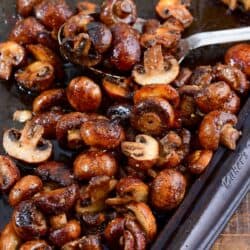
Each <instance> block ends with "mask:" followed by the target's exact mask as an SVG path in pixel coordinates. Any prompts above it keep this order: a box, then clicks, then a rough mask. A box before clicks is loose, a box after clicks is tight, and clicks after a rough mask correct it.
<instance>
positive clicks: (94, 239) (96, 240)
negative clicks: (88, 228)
mask: <svg viewBox="0 0 250 250" xmlns="http://www.w3.org/2000/svg"><path fill="white" fill-rule="evenodd" d="M81 248H82V249H84V250H102V249H103V247H102V244H101V239H100V236H98V235H87V236H83V237H82V238H81V239H79V240H76V241H72V242H69V243H67V244H65V245H64V246H63V247H62V248H61V249H62V250H77V249H81Z"/></svg>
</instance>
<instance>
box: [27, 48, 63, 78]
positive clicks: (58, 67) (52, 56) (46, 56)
mask: <svg viewBox="0 0 250 250" xmlns="http://www.w3.org/2000/svg"><path fill="white" fill-rule="evenodd" d="M26 48H27V49H28V51H29V52H30V53H31V54H32V55H33V57H34V58H35V59H36V60H37V61H41V62H47V63H49V64H50V65H52V66H53V67H54V69H55V74H56V77H57V78H58V79H60V80H63V77H64V71H63V64H62V61H61V59H60V57H59V56H58V55H57V54H56V53H55V52H54V51H52V50H51V49H49V48H48V47H46V46H44V45H42V44H30V45H27V46H26Z"/></svg>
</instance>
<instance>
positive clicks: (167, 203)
mask: <svg viewBox="0 0 250 250" xmlns="http://www.w3.org/2000/svg"><path fill="white" fill-rule="evenodd" d="M186 187H187V181H186V179H185V177H184V176H183V175H182V174H181V173H180V172H179V171H177V170H174V169H165V170H163V171H162V172H160V173H159V174H158V175H157V177H156V178H155V179H154V180H153V182H152V185H151V189H150V201H151V205H152V206H153V207H154V208H156V209H157V210H160V211H168V210H172V209H174V208H176V207H177V206H178V205H179V204H180V203H181V201H182V200H183V198H184V196H185V193H186Z"/></svg>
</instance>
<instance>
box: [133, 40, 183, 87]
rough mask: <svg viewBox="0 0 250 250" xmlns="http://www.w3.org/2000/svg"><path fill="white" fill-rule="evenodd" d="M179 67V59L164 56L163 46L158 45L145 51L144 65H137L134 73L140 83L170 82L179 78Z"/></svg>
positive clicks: (135, 78)
mask: <svg viewBox="0 0 250 250" xmlns="http://www.w3.org/2000/svg"><path fill="white" fill-rule="evenodd" d="M179 68H180V67H179V64H178V62H177V60H176V59H175V58H173V57H170V58H164V56H163V54H162V48H161V46H160V45H156V46H154V47H152V48H149V49H147V50H146V51H145V53H144V65H143V66H142V65H137V66H135V68H134V70H133V73H132V74H133V77H134V80H135V81H136V82H137V83H138V84H140V85H149V84H168V83H171V82H173V81H174V80H175V79H176V78H177V76H178V74H179V70H180V69H179Z"/></svg>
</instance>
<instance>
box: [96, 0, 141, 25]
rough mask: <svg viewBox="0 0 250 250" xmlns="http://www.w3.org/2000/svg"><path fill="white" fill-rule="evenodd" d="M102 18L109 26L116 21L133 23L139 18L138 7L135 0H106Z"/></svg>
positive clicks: (101, 14)
mask: <svg viewBox="0 0 250 250" xmlns="http://www.w3.org/2000/svg"><path fill="white" fill-rule="evenodd" d="M100 19H101V21H102V22H103V23H105V24H106V25H108V26H112V25H113V24H116V23H126V24H133V23H135V21H136V19H137V8H136V5H135V2H134V1H133V0H105V1H104V2H103V4H102V7H101V13H100Z"/></svg>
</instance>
